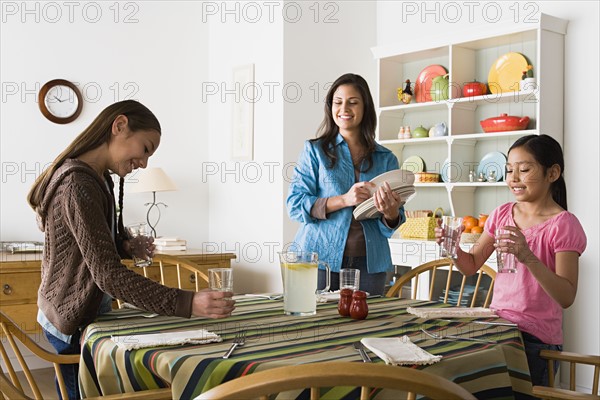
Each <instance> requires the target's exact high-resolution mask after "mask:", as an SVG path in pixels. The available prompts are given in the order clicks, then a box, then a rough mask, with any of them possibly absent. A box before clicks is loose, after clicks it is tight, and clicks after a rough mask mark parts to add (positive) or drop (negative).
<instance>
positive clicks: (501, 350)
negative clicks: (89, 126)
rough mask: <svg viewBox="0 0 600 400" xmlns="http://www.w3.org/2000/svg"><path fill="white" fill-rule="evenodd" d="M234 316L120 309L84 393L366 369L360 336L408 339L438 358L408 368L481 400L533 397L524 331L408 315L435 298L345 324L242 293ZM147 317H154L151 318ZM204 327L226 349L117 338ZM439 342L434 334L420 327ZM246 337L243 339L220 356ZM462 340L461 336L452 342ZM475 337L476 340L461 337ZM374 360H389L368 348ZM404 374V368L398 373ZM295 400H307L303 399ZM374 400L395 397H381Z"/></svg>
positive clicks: (334, 312)
mask: <svg viewBox="0 0 600 400" xmlns="http://www.w3.org/2000/svg"><path fill="white" fill-rule="evenodd" d="M236 299H237V303H236V309H235V310H234V312H233V314H232V315H231V316H230V317H228V318H223V319H207V318H190V319H186V318H179V317H166V316H152V315H149V314H150V313H148V312H144V311H142V310H135V309H120V310H114V311H111V312H109V313H107V314H103V315H101V316H99V317H98V318H97V320H96V321H95V322H93V323H92V324H90V325H89V326H88V327H87V329H86V330H85V332H84V336H83V341H82V351H81V361H80V368H79V381H80V389H81V393H82V396H83V397H84V398H85V397H94V396H100V395H109V394H118V393H127V392H135V391H143V390H150V389H156V388H165V387H171V390H172V395H173V398H174V399H193V398H194V397H196V396H198V395H199V394H200V393H203V392H205V391H207V390H209V389H211V388H213V387H215V386H217V385H219V384H221V383H223V382H227V381H230V380H232V379H235V378H238V377H241V376H244V375H248V374H252V373H255V372H258V371H264V370H267V369H271V368H276V367H281V366H288V365H296V364H305V363H318V362H326V361H339V362H362V359H361V355H360V354H359V352H358V351H357V350H356V348H355V346H354V344H355V343H356V342H358V341H360V340H361V339H363V338H394V337H402V336H405V335H406V336H408V337H409V338H410V339H411V341H412V342H413V343H415V344H416V345H417V346H419V347H420V348H422V349H423V350H425V351H427V352H429V353H430V354H432V355H439V356H442V358H441V360H440V361H439V362H436V363H433V364H430V365H412V366H411V365H408V367H410V368H419V369H424V370H426V371H428V372H430V373H433V374H435V375H438V376H441V377H444V378H446V379H449V380H450V381H453V382H455V383H457V384H459V385H461V386H463V387H464V388H465V389H467V390H468V391H469V392H471V393H473V395H475V396H476V397H477V398H480V399H510V398H527V397H529V396H530V395H531V390H532V385H531V379H530V375H529V370H528V366H527V358H526V355H525V351H524V347H523V341H522V337H521V334H520V332H519V330H518V329H517V327H516V326H515V325H513V324H510V323H506V322H507V321H504V320H502V319H500V318H446V319H443V318H439V319H434V318H430V319H426V318H419V317H417V316H416V315H414V314H411V313H409V312H408V310H407V308H409V307H413V308H420V307H448V305H447V304H443V303H438V302H434V301H423V300H407V299H400V298H386V297H375V298H369V299H368V300H367V302H368V309H369V313H368V316H367V318H366V319H363V320H357V319H352V318H349V317H342V316H340V315H339V313H338V309H337V302H336V301H330V302H325V303H320V304H319V305H318V307H317V313H316V314H315V315H312V316H304V317H298V316H289V315H285V314H284V312H283V301H282V299H281V298H277V297H275V298H274V299H268V298H257V297H253V296H236ZM149 317H150V318H149ZM198 329H204V330H206V331H209V332H212V333H215V334H217V335H219V337H220V338H221V339H222V341H220V342H211V343H206V344H180V345H168V346H153V347H144V348H138V349H133V350H127V349H123V348H121V347H120V346H118V345H117V344H116V342H115V340H113V339H112V338H113V337H115V336H119V337H121V338H122V337H123V336H125V337H127V338H128V340H129V341H131V342H135V341H136V337H137V338H139V337H140V336H139V335H146V334H155V333H172V334H175V333H178V334H180V333H181V332H185V331H190V330H198ZM422 329H424V330H426V331H427V332H430V333H433V334H436V335H438V336H446V337H447V336H452V337H451V338H444V339H439V338H434V337H430V336H429V335H427V334H426V333H424V332H423V330H422ZM240 332H243V333H244V334H245V341H244V344H243V345H242V346H238V347H237V348H236V349H235V350H234V352H233V353H232V355H231V356H230V357H229V358H226V359H225V358H222V356H223V354H224V353H225V352H226V351H227V350H228V349H229V348H230V347H231V344H232V342H233V340H234V338H235V337H237V336H239V334H240ZM457 337H458V339H456V338H457ZM463 338H470V339H475V340H462V339H463ZM367 353H368V355H369V356H370V358H371V359H372V362H383V361H382V360H381V359H380V358H379V357H377V356H376V355H375V354H374V353H371V352H370V351H367ZM398 368H400V367H398ZM357 390H358V389H356V388H347V387H343V388H331V392H330V393H328V396H329V398H352V396H353V393H357V392H356V391H357ZM291 396H292V398H302V394H301V393H300V392H298V393H295V394H292V395H291ZM374 398H375V399H385V398H394V395H393V394H390V393H386V391H385V390H380V391H379V392H377V393H375V397H374Z"/></svg>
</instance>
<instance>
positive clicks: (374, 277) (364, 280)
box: [317, 257, 387, 296]
mask: <svg viewBox="0 0 600 400" xmlns="http://www.w3.org/2000/svg"><path fill="white" fill-rule="evenodd" d="M342 268H355V269H358V270H360V285H359V288H360V290H362V291H364V292H368V293H369V294H370V295H373V296H376V295H379V296H383V294H384V293H383V292H384V290H385V280H386V275H387V273H386V272H378V273H375V274H369V273H368V271H367V257H344V258H343V259H342ZM325 277H326V273H325V270H324V269H320V270H319V283H318V285H317V287H318V288H319V289H322V288H324V287H325ZM339 289H340V274H339V273H338V272H332V273H331V282H330V285H329V290H332V291H335V290H339Z"/></svg>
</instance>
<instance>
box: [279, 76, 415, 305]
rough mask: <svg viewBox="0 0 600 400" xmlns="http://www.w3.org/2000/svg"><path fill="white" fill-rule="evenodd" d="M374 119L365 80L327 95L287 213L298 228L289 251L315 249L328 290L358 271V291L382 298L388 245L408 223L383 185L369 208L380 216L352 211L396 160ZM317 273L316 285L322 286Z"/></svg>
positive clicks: (340, 82)
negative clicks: (362, 216)
mask: <svg viewBox="0 0 600 400" xmlns="http://www.w3.org/2000/svg"><path fill="white" fill-rule="evenodd" d="M376 126H377V116H376V113H375V107H374V104H373V98H372V97H371V93H370V91H369V86H368V85H367V82H366V81H365V80H364V79H363V78H362V77H361V76H359V75H355V74H345V75H342V76H341V77H339V78H338V79H337V80H336V81H335V82H334V83H333V85H332V86H331V89H329V92H328V93H327V97H326V99H325V118H324V119H323V122H322V123H321V126H320V128H319V131H318V134H317V138H316V139H312V140H308V141H306V143H305V145H304V150H303V152H302V154H301V155H300V159H299V161H298V164H297V166H296V168H295V170H294V179H293V180H292V183H291V185H290V191H289V194H288V198H287V208H288V212H289V215H290V218H292V219H293V220H295V221H298V222H300V223H301V224H302V225H301V227H300V229H299V230H298V232H297V234H296V238H295V240H294V245H295V246H297V247H299V249H301V250H304V251H314V252H316V253H318V254H319V259H320V260H323V261H326V262H327V263H329V265H330V267H331V271H332V274H331V286H330V288H331V290H337V289H338V288H339V271H340V269H341V268H357V269H359V270H360V271H361V279H360V289H361V290H364V291H367V292H369V293H371V294H378V295H382V294H383V291H384V288H385V278H386V272H387V271H388V270H390V269H391V268H392V258H391V254H390V248H389V244H388V241H387V239H388V238H390V237H391V236H392V234H393V232H394V230H396V229H397V228H398V227H399V226H400V224H402V223H403V222H404V221H405V220H406V218H405V216H404V207H403V204H404V203H403V202H402V201H401V200H400V197H399V196H398V195H397V194H396V193H394V192H393V191H392V190H391V188H390V186H389V185H388V184H387V182H386V183H385V185H384V186H382V187H380V188H379V189H377V190H376V191H375V194H374V202H375V206H376V207H377V210H378V211H379V212H381V214H383V215H382V216H380V217H378V218H376V219H369V220H363V221H357V220H356V219H354V217H353V215H352V212H353V211H354V207H355V206H356V205H358V204H360V203H361V202H363V201H365V200H367V199H369V198H370V197H371V193H372V192H371V191H372V190H374V189H375V185H374V184H373V183H371V182H369V180H371V179H373V178H374V177H376V176H378V175H380V174H382V173H384V172H387V171H390V170H394V169H398V159H397V158H396V156H394V154H393V153H392V152H391V151H389V150H388V149H386V148H385V147H383V146H380V145H379V144H377V143H376V142H375V127H376ZM324 282H325V271H324V270H319V287H324V286H325V283H324Z"/></svg>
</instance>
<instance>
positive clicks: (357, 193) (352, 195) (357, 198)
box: [343, 182, 377, 207]
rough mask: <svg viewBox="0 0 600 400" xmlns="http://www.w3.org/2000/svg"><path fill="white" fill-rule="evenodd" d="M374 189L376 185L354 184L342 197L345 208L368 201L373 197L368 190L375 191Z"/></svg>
mask: <svg viewBox="0 0 600 400" xmlns="http://www.w3.org/2000/svg"><path fill="white" fill-rule="evenodd" d="M376 187H377V185H375V184H374V183H372V182H357V183H355V184H354V185H352V187H351V188H350V190H348V193H346V194H344V195H343V198H344V205H345V206H346V207H351V206H355V205H357V204H360V203H362V202H363V201H365V200H368V199H370V198H371V196H373V194H372V192H371V190H370V189H375V188H376Z"/></svg>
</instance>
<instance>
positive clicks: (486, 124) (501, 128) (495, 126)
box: [479, 114, 529, 132]
mask: <svg viewBox="0 0 600 400" xmlns="http://www.w3.org/2000/svg"><path fill="white" fill-rule="evenodd" d="M479 123H480V124H481V128H483V131H484V132H506V131H521V130H523V129H527V125H528V124H529V117H528V116H525V117H514V116H510V115H508V114H500V116H499V117H492V118H488V119H484V120H483V121H480V122H479Z"/></svg>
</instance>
